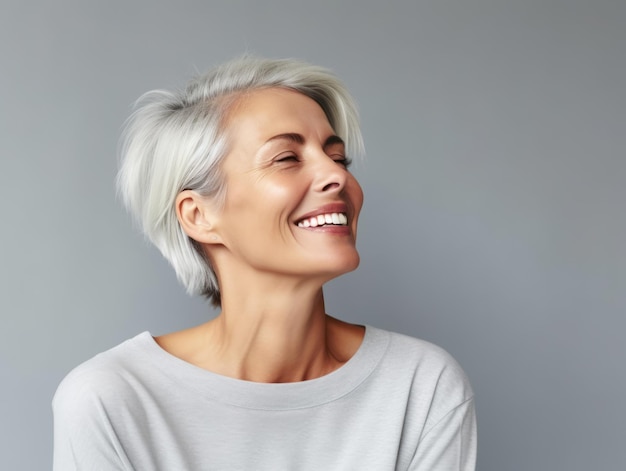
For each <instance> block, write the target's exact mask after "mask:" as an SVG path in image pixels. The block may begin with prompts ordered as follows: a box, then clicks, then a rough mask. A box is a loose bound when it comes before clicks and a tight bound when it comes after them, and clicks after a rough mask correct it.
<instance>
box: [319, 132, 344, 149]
mask: <svg viewBox="0 0 626 471" xmlns="http://www.w3.org/2000/svg"><path fill="white" fill-rule="evenodd" d="M333 144H341V145H344V146H345V145H346V143H345V142H343V139H342V138H340V137H339V136H336V135H332V136H330V137H329V138H327V139H326V141H324V148H326V147H328V146H331V145H333Z"/></svg>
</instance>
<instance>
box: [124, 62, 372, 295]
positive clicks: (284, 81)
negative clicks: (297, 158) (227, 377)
mask: <svg viewBox="0 0 626 471" xmlns="http://www.w3.org/2000/svg"><path fill="white" fill-rule="evenodd" d="M269 87H280V88H286V89H291V90H294V91H297V92H299V93H302V94H303V95H306V96H308V97H309V98H311V99H313V100H315V101H316V102H317V103H318V104H319V105H320V106H321V108H322V109H323V110H324V113H325V114H326V117H327V118H328V121H329V123H330V125H331V126H332V128H333V130H334V132H335V133H337V135H338V136H340V137H341V138H342V139H343V140H344V141H345V142H346V147H347V151H348V153H349V154H350V155H355V154H361V153H362V152H363V140H362V137H361V132H360V129H359V121H358V114H357V109H356V105H355V103H354V101H353V99H352V97H351V96H350V94H349V93H348V91H347V90H346V88H345V87H344V86H343V84H342V83H341V82H340V81H339V80H338V79H337V78H336V77H335V76H334V75H333V74H332V73H331V72H330V71H328V70H327V69H324V68H322V67H318V66H314V65H310V64H307V63H304V62H300V61H296V60H292V59H281V60H273V59H261V58H255V57H243V58H239V59H235V60H233V61H230V62H227V63H225V64H222V65H220V66H218V67H216V68H214V69H211V70H210V71H208V72H207V73H205V74H202V75H200V76H198V77H196V78H194V79H193V80H191V81H190V82H189V84H188V85H187V87H186V88H185V89H183V90H179V91H174V92H170V91H165V90H154V91H150V92H148V93H146V94H144V95H143V96H141V97H140V98H139V100H137V102H136V104H135V111H134V112H133V114H132V115H131V116H130V118H129V119H128V121H127V123H126V127H125V131H124V134H123V137H122V146H121V153H120V169H119V173H118V177H117V186H118V191H119V193H120V194H121V197H122V200H123V202H124V204H125V206H126V208H127V209H128V211H129V212H130V213H131V214H132V215H133V216H134V217H135V218H136V220H137V222H138V223H139V225H140V227H141V229H142V230H143V232H144V234H145V235H146V236H147V238H148V239H149V240H150V241H151V242H152V243H153V244H154V245H155V246H156V247H157V248H158V249H159V250H160V251H161V253H162V254H163V256H164V257H165V258H166V259H167V260H168V261H169V262H170V263H171V264H172V266H173V267H174V270H175V271H176V275H177V277H178V279H179V280H180V282H181V283H182V284H183V285H184V286H185V287H186V289H187V292H188V293H189V294H202V295H205V296H206V297H208V298H210V299H211V301H212V302H213V304H214V305H219V304H220V302H221V296H220V291H219V286H218V283H217V278H216V276H215V272H214V270H213V268H212V266H211V263H210V261H209V259H208V258H207V256H206V254H205V253H204V251H203V250H202V247H201V246H200V245H199V244H198V243H197V242H195V241H194V240H192V239H191V238H189V237H188V236H187V234H186V233H185V232H184V231H183V229H182V227H181V225H180V224H179V222H178V219H177V216H176V209H175V199H176V196H177V195H178V193H180V192H181V191H183V190H186V189H188V190H194V191H196V192H197V193H199V194H201V195H203V196H207V197H215V198H218V200H219V201H222V202H223V199H224V197H225V191H226V190H225V184H224V179H223V176H222V173H221V171H220V164H221V162H222V160H223V159H224V157H225V156H226V155H227V154H228V150H229V142H228V138H227V129H225V121H226V119H225V118H226V116H227V114H228V111H229V110H230V107H231V106H232V105H233V103H235V101H236V99H237V98H238V97H239V96H240V95H242V94H245V93H247V92H250V91H252V90H257V89H262V88H269Z"/></svg>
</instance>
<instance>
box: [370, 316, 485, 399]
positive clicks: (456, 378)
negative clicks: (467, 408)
mask: <svg viewBox="0 0 626 471" xmlns="http://www.w3.org/2000/svg"><path fill="white" fill-rule="evenodd" d="M368 330H369V333H370V334H371V335H372V336H373V337H376V338H378V339H379V340H378V341H381V342H386V343H387V348H386V351H385V354H384V356H383V358H382V360H381V364H380V365H379V366H380V369H381V370H383V371H386V372H387V373H389V374H391V375H394V374H395V375H398V376H401V377H404V378H407V377H410V378H411V380H412V382H413V384H414V385H415V386H418V387H420V388H424V385H430V387H431V388H433V393H435V392H436V391H435V390H437V392H440V393H444V394H443V395H448V396H454V400H455V401H456V402H459V403H460V402H463V401H465V400H468V399H470V398H471V397H473V391H472V387H471V385H470V383H469V380H468V378H467V375H466V374H465V372H464V371H463V368H462V367H461V366H460V364H459V362H458V361H457V360H456V359H455V358H454V357H453V356H452V355H451V354H450V353H449V352H448V351H447V350H446V349H444V348H443V347H441V346H439V345H436V344H434V343H432V342H429V341H427V340H423V339H420V338H416V337H411V336H409V335H407V334H401V333H396V332H390V331H387V330H382V329H378V328H373V327H368Z"/></svg>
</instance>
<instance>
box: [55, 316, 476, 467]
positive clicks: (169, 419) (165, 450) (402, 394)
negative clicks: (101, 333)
mask: <svg viewBox="0 0 626 471" xmlns="http://www.w3.org/2000/svg"><path fill="white" fill-rule="evenodd" d="M53 410H54V469H55V470H56V471H69V470H74V469H80V470H90V471H91V470H94V471H95V470H138V471H148V470H167V471H172V470H252V469H254V470H309V469H310V470H353V469H354V470H423V471H426V470H428V471H433V470H442V471H443V470H445V471H456V470H463V471H469V470H473V469H474V463H475V458H476V426H475V416H474V403H473V395H472V390H471V387H470V385H469V383H468V382H467V379H466V377H465V375H464V373H463V371H462V370H461V368H460V367H459V366H458V364H457V363H456V362H455V361H454V359H452V358H451V357H450V355H449V354H447V353H446V352H445V351H443V350H442V349H441V348H439V347H436V346H434V345H432V344H430V343H428V342H425V341H422V340H418V339H414V338H411V337H407V336H404V335H400V334H395V333H391V332H386V331H383V330H380V329H377V328H373V327H366V332H365V337H364V339H363V343H362V344H361V346H360V347H359V349H358V351H357V352H356V353H355V355H354V356H353V357H352V358H351V359H350V360H349V361H348V362H347V363H345V364H344V365H343V366H342V367H341V368H339V369H337V370H336V371H334V372H332V373H330V374H328V375H326V376H322V377H321V378H317V379H313V380H309V381H302V382H297V383H279V384H276V383H270V384H268V383H254V382H250V381H243V380H238V379H233V378H228V377H225V376H221V375H218V374H215V373H211V372H209V371H206V370H203V369H201V368H198V367H195V366H193V365H191V364H189V363H187V362H185V361H183V360H180V359H179V358H176V357H174V356H172V355H170V354H169V353H167V352H166V351H164V350H163V349H161V348H160V347H159V346H158V344H157V343H156V342H155V341H154V339H153V338H152V336H151V335H150V333H149V332H144V333H142V334H140V335H138V336H136V337H134V338H132V339H130V340H127V341H126V342H124V343H122V344H120V345H118V346H117V347H115V348H113V349H111V350H108V351H106V352H104V353H101V354H99V355H97V356H95V357H94V358H92V359H91V360H88V361H87V362H85V363H83V364H82V365H80V366H78V367H77V368H76V369H74V370H73V371H72V372H70V373H69V374H68V375H67V377H66V378H65V379H64V380H63V382H62V383H61V385H60V386H59V388H58V390H57V392H56V394H55V397H54V400H53Z"/></svg>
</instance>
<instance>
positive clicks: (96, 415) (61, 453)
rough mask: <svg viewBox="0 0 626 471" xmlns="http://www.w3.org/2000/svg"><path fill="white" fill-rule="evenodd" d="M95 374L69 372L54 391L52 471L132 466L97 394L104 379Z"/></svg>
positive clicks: (124, 468)
mask: <svg viewBox="0 0 626 471" xmlns="http://www.w3.org/2000/svg"><path fill="white" fill-rule="evenodd" d="M94 376H95V377H94ZM97 376H98V375H93V374H87V375H85V374H78V373H76V372H73V373H70V375H68V376H67V377H66V378H65V379H64V380H63V381H62V382H61V384H60V385H59V388H58V389H57V391H56V394H55V396H54V399H53V400H52V410H53V416H54V458H53V470H54V471H72V470H93V471H98V470H107V471H109V470H111V471H115V470H120V471H122V470H131V469H132V466H130V463H129V462H128V460H127V459H126V457H125V454H124V449H123V447H122V445H121V443H120V441H119V440H118V437H117V436H116V433H115V430H114V428H113V426H112V424H111V422H110V420H109V417H108V414H107V408H106V407H105V404H104V402H105V401H103V400H102V397H101V395H100V394H99V389H100V388H99V385H100V386H105V385H104V384H103V383H105V382H106V379H105V378H102V377H97ZM103 380H104V381H103Z"/></svg>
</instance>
